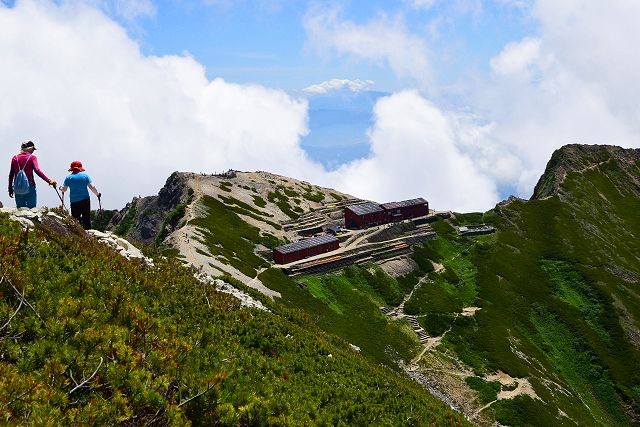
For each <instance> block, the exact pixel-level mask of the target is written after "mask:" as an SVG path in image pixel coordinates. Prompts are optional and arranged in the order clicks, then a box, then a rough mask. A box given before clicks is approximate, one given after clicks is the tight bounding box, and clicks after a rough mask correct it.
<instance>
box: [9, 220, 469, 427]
mask: <svg viewBox="0 0 640 427" xmlns="http://www.w3.org/2000/svg"><path fill="white" fill-rule="evenodd" d="M0 250H1V251H2V258H0V274H1V276H0V295H1V296H2V299H1V300H0V414H1V416H2V420H3V423H4V424H7V425H24V424H37V425H72V424H78V425H113V424H116V423H118V424H124V425H188V424H195V425H309V424H317V425H370V424H374V425H375V424H379V425H434V424H435V425H466V424H467V423H466V421H465V420H464V418H463V417H462V416H461V415H460V414H457V413H455V412H453V411H452V410H450V409H449V408H447V407H446V406H445V405H443V404H442V403H441V402H439V401H437V400H436V399H435V398H434V397H432V396H431V395H429V394H428V393H426V392H424V390H423V389H422V388H421V387H419V386H418V385H416V384H414V383H412V382H410V381H408V380H406V379H403V378H402V377H400V376H398V375H397V374H396V373H395V372H392V371H390V370H388V369H385V368H382V367H379V366H378V365H376V364H375V363H371V362H369V361H368V360H367V359H366V358H365V357H363V356H361V355H359V354H358V353H356V352H354V351H353V350H352V349H351V348H350V347H349V346H348V344H347V343H346V342H345V341H343V340H342V339H340V338H337V337H335V336H332V335H328V334H326V333H324V332H322V331H321V330H320V329H318V328H317V326H316V325H315V321H314V319H313V318H310V317H308V316H305V315H303V314H302V313H301V312H299V311H296V310H291V309H289V308H287V307H286V306H284V305H282V304H278V303H269V302H268V300H266V299H265V301H266V302H267V304H268V305H269V308H270V310H271V312H265V311H260V310H256V309H241V308H240V307H239V303H238V302H237V301H236V300H235V299H233V298H232V297H230V296H228V295H226V294H221V293H219V292H217V291H216V290H215V288H214V287H213V285H207V284H203V283H200V282H198V281H197V280H195V279H194V278H193V271H191V270H188V269H186V268H184V267H182V266H181V265H180V264H178V263H177V262H176V261H174V260H171V259H164V258H161V257H157V258H156V259H155V266H149V265H146V264H145V263H143V262H142V261H130V260H127V259H125V258H122V257H120V256H118V255H117V254H115V252H113V250H111V249H110V248H109V247H107V246H105V245H102V244H100V243H98V242H97V241H96V240H94V239H93V238H90V237H88V236H87V235H86V234H84V232H83V231H82V230H80V229H79V228H78V227H77V225H74V224H73V222H72V221H70V220H69V219H67V220H66V223H65V224H57V226H55V227H45V228H43V229H41V230H30V231H24V230H22V229H21V228H20V227H19V225H18V224H17V223H13V222H11V221H10V220H9V219H8V216H7V215H6V214H0Z"/></svg>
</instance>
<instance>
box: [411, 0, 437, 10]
mask: <svg viewBox="0 0 640 427" xmlns="http://www.w3.org/2000/svg"><path fill="white" fill-rule="evenodd" d="M436 1H437V0H405V2H406V3H407V4H408V5H409V6H411V7H413V8H414V9H431V8H432V7H433V5H434V4H436Z"/></svg>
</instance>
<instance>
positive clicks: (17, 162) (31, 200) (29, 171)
mask: <svg viewBox="0 0 640 427" xmlns="http://www.w3.org/2000/svg"><path fill="white" fill-rule="evenodd" d="M35 150H36V146H35V144H34V143H33V141H28V142H25V143H23V144H22V146H21V150H20V153H18V154H16V155H15V156H13V158H12V159H11V170H10V171H9V197H13V196H14V191H13V180H14V178H15V177H16V175H17V174H18V172H20V170H21V169H24V172H25V174H26V175H27V179H28V180H29V190H28V192H27V193H25V194H17V193H16V194H15V196H16V207H18V208H22V207H27V208H35V207H36V202H37V194H36V181H35V179H34V177H33V172H35V173H36V174H38V176H39V177H40V178H42V179H43V180H45V181H46V182H47V184H49V185H51V186H52V187H54V188H55V187H56V185H58V183H57V182H56V181H55V180H53V179H49V178H47V176H46V175H45V174H44V172H42V171H41V170H40V167H39V166H38V159H37V158H36V156H35V155H34V154H33V152H34V151H35Z"/></svg>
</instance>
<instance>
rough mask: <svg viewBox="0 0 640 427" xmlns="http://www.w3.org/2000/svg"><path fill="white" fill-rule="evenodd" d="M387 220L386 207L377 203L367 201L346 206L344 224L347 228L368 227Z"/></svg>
mask: <svg viewBox="0 0 640 427" xmlns="http://www.w3.org/2000/svg"><path fill="white" fill-rule="evenodd" d="M386 220H387V218H386V215H385V212H384V209H382V208H381V207H380V205H379V204H377V203H373V202H366V203H362V204H360V205H351V206H347V207H345V208H344V225H345V226H346V227H347V228H366V227H368V226H370V225H377V224H383V223H385V222H386Z"/></svg>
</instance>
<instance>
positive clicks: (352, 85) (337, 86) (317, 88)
mask: <svg viewBox="0 0 640 427" xmlns="http://www.w3.org/2000/svg"><path fill="white" fill-rule="evenodd" d="M372 85H373V81H372V80H360V79H356V80H347V79H331V80H327V81H324V82H322V83H318V84H315V85H311V86H308V87H306V88H304V89H303V91H304V92H306V93H328V92H333V91H338V90H341V89H344V88H347V89H349V90H350V91H352V92H362V91H363V90H367V89H369V88H370V87H371V86H372Z"/></svg>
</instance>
